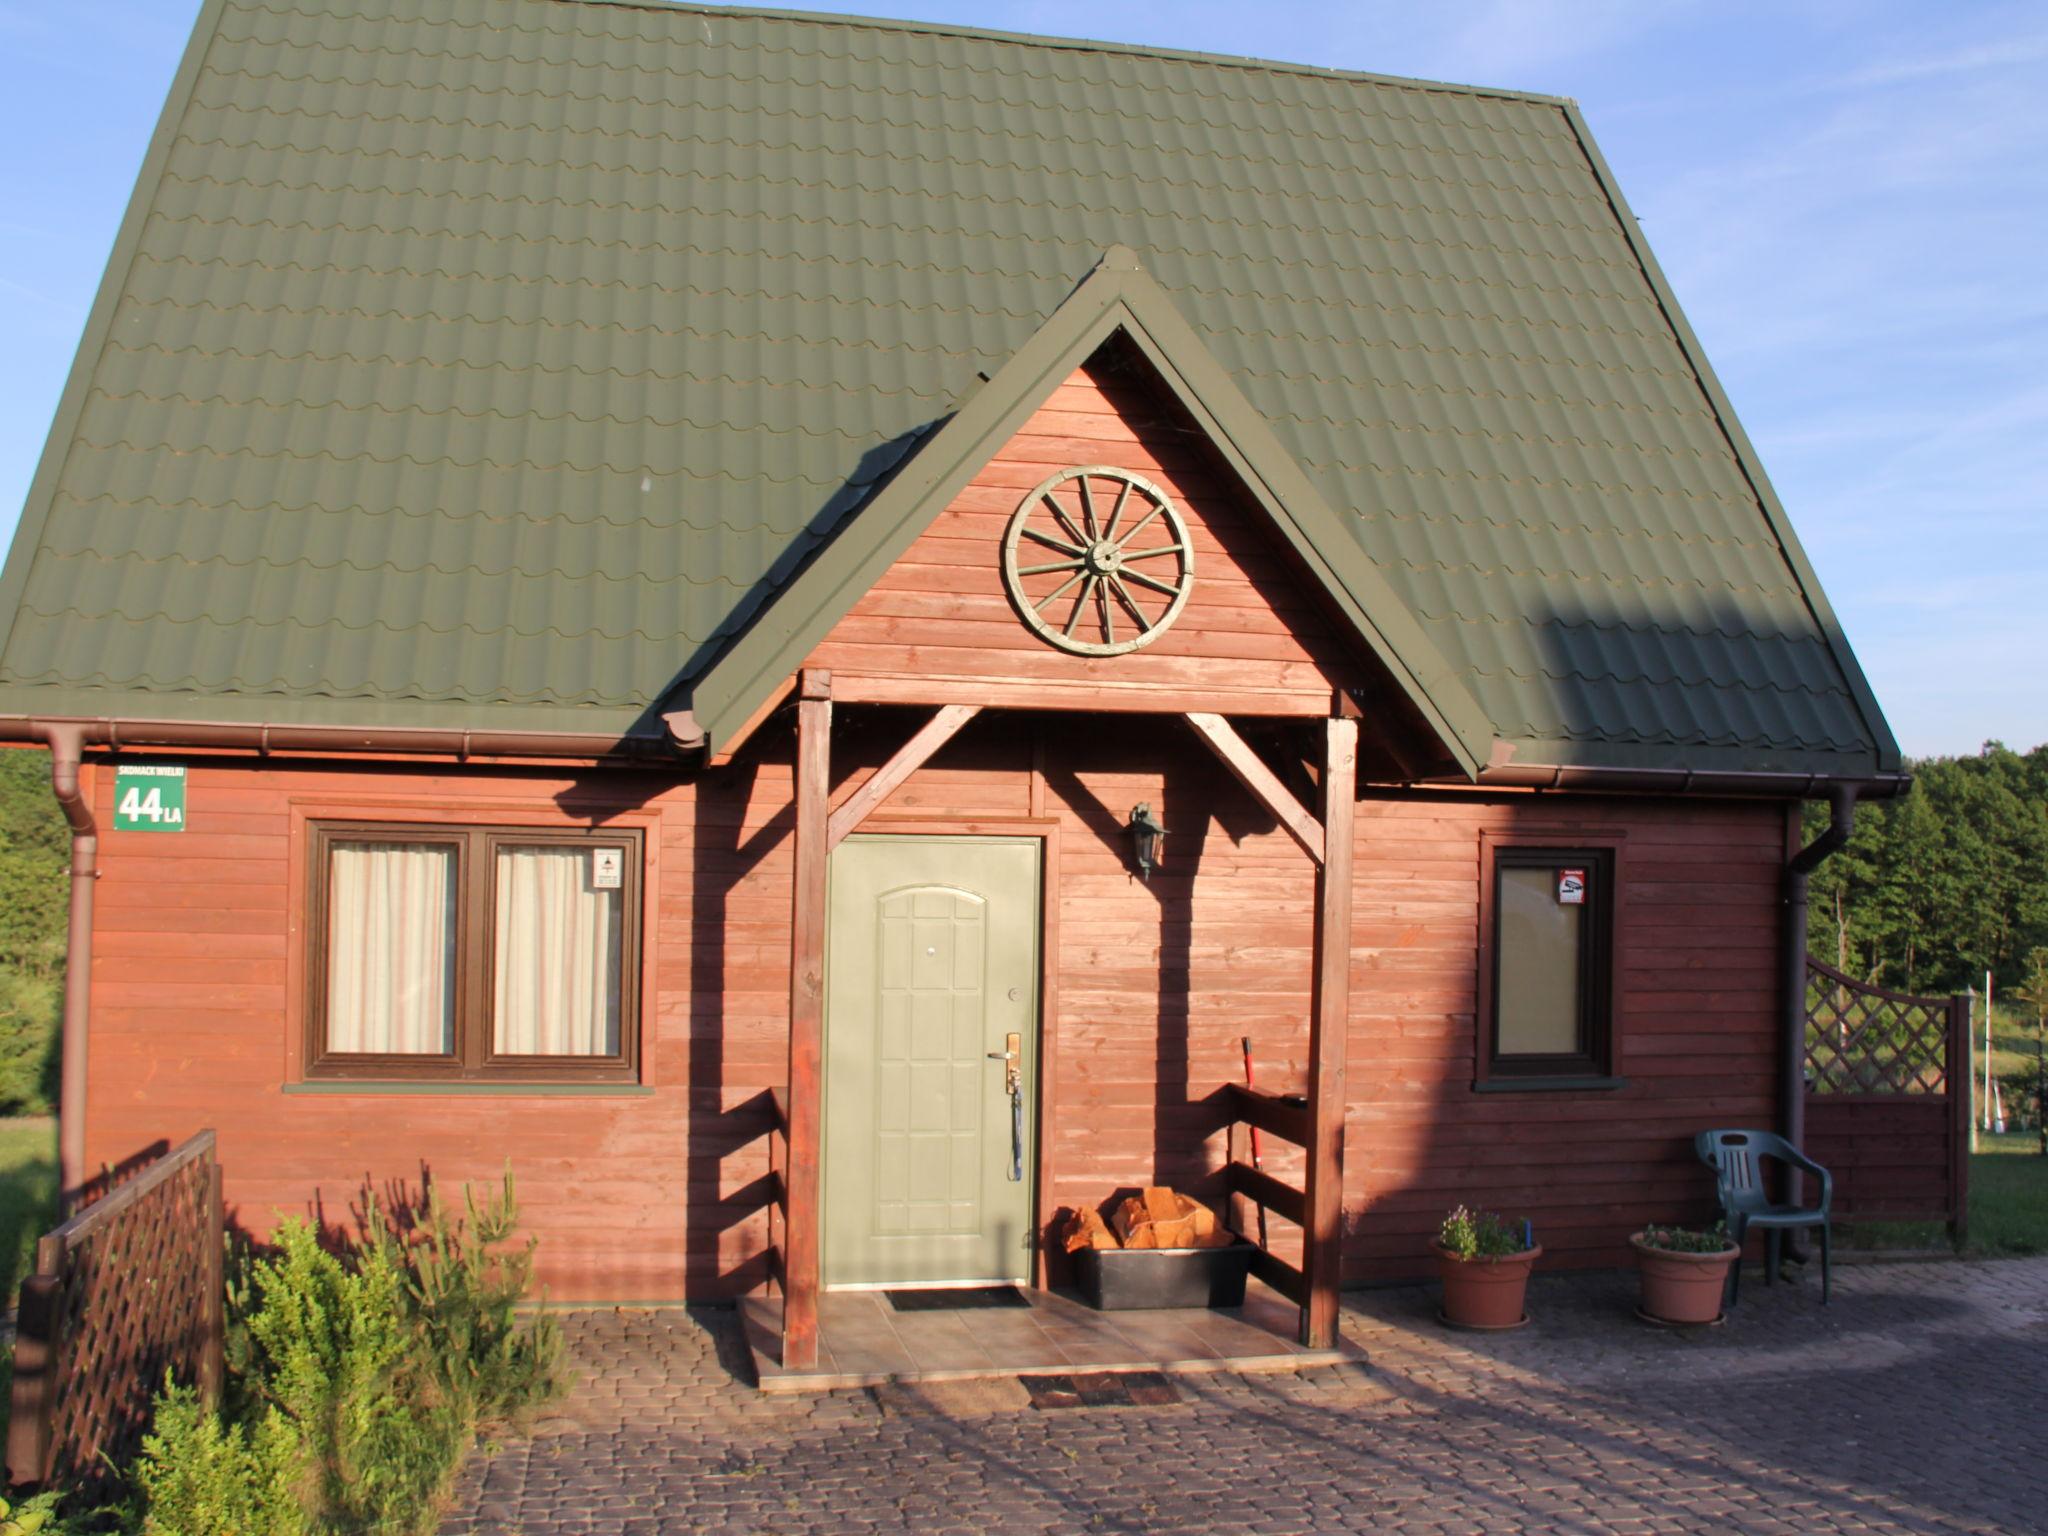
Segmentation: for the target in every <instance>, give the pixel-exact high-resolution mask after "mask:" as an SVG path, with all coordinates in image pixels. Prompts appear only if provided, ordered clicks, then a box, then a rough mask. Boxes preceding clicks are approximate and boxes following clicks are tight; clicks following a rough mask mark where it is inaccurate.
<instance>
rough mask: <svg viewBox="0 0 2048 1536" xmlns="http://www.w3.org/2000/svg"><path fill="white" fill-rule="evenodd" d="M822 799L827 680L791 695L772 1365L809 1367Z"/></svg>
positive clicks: (820, 677)
mask: <svg viewBox="0 0 2048 1536" xmlns="http://www.w3.org/2000/svg"><path fill="white" fill-rule="evenodd" d="M831 794H832V677H831V674H830V673H828V672H818V671H807V672H805V673H804V674H803V679H802V681H801V682H800V683H799V684H798V687H797V706H796V784H795V795H796V870H795V878H794V880H793V882H792V883H793V885H794V894H793V905H792V908H791V916H790V954H789V1169H788V1172H787V1180H788V1183H787V1186H786V1192H787V1197H788V1201H789V1206H788V1219H787V1220H786V1221H785V1223H784V1227H783V1255H782V1365H783V1368H784V1369H785V1370H793V1371H808V1370H811V1369H813V1368H815V1367H816V1365H817V1363H818V1241H819V1219H820V1216H821V1212H820V1211H819V1209H818V1174H819V1159H820V1155H821V1135H822V1128H823V1121H822V1117H821V1114H820V1101H821V1088H822V1074H823V1057H824V1020H825V859H826V855H827V853H828V852H829V851H830V850H829V848H828V846H827V841H826V824H827V811H828V809H829V807H830V803H831Z"/></svg>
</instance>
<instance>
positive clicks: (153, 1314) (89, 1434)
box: [7, 1131, 223, 1492]
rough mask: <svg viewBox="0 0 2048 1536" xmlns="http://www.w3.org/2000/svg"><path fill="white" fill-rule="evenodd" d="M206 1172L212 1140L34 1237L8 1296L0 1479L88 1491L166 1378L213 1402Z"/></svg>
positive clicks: (213, 1237) (215, 1166)
mask: <svg viewBox="0 0 2048 1536" xmlns="http://www.w3.org/2000/svg"><path fill="white" fill-rule="evenodd" d="M221 1240H222V1213H221V1196H220V1165H219V1163H218V1161H217V1160H216V1158H215V1155H214V1137H213V1132H212V1131H201V1132H200V1133H199V1134H198V1135H197V1136H194V1137H193V1138H192V1139H191V1140H190V1141H188V1142H186V1143H185V1144H184V1145H183V1146H181V1147H179V1148H178V1149H177V1150H176V1151H174V1152H172V1153H170V1154H169V1155H168V1156H166V1157H164V1158H163V1159H161V1160H160V1161H158V1162H155V1163H152V1164H150V1165H149V1167H148V1168H146V1169H145V1170H143V1171H142V1172H141V1173H139V1174H137V1175H136V1176H135V1177H134V1178H133V1179H131V1180H129V1181H128V1182H127V1183H125V1184H122V1185H119V1186H118V1187H116V1188H115V1189H114V1190H113V1191H112V1192H111V1193H109V1194H108V1195H106V1196H105V1198H103V1199H101V1200H100V1201H99V1202H98V1203H97V1204H94V1205H90V1206H87V1207H86V1208H85V1209H84V1210H83V1211H80V1212H79V1213H78V1214H77V1215H76V1216H73V1217H72V1218H71V1219H70V1220H69V1221H67V1222H65V1223H64V1224H63V1225H62V1226H60V1227H58V1228H57V1229H56V1230H55V1231H53V1232H50V1233H48V1234H46V1235H45V1236H44V1237H43V1239H42V1240H41V1242H40V1243H38V1245H37V1247H36V1270H35V1273H34V1274H33V1275H31V1276H30V1277H29V1278H28V1279H27V1280H25V1281H24V1282H23V1283H22V1287H21V1308H20V1313H19V1326H18V1331H17V1334H16V1337H15V1344H14V1388H13V1402H12V1409H11V1415H12V1416H11V1418H10V1419H9V1421H8V1426H7V1471H8V1476H9V1478H10V1480H11V1481H13V1482H14V1483H15V1484H17V1485H23V1484H46V1483H50V1482H53V1481H54V1482H58V1483H61V1484H63V1485H64V1486H66V1487H71V1488H80V1489H84V1490H86V1491H88V1492H90V1491H94V1490H96V1489H100V1488H103V1487H104V1486H105V1485H106V1484H107V1482H108V1481H109V1479H110V1476H111V1468H110V1467H109V1460H110V1459H111V1460H112V1461H113V1462H115V1463H125V1462H126V1461H127V1460H128V1459H129V1458H130V1457H132V1456H133V1455H134V1453H135V1451H136V1449H137V1448H138V1445H139V1443H140V1441H141V1438H142V1435H143V1433H144V1431H145V1430H146V1429H147V1428H148V1427H149V1405H150V1400H151V1398H152V1397H153V1396H154V1395H155V1393H156V1392H157V1391H158V1390H159V1389H160V1388H161V1387H162V1385H163V1381H164V1373H165V1372H166V1371H169V1372H170V1373H171V1374H173V1375H174V1376H176V1377H177V1379H178V1380H180V1381H184V1382H196V1383H197V1384H198V1385H199V1386H200V1387H201V1389H202V1390H203V1391H204V1392H206V1394H207V1395H208V1396H209V1397H212V1396H214V1395H215V1394H217V1393H218V1392H219V1390H220V1373H221V1344H222V1322H223V1319H222V1305H223V1296H222V1284H221V1280H222V1277H221Z"/></svg>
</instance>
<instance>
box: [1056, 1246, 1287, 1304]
mask: <svg viewBox="0 0 2048 1536" xmlns="http://www.w3.org/2000/svg"><path fill="white" fill-rule="evenodd" d="M1255 1251H1256V1250H1255V1249H1254V1248H1253V1246H1252V1245H1251V1244H1250V1243H1248V1242H1246V1241H1245V1240H1244V1239H1243V1238H1241V1237H1240V1238H1239V1239H1237V1241H1235V1242H1234V1243H1232V1244H1230V1246H1229V1247H1227V1248H1083V1249H1082V1250H1081V1251H1080V1252H1078V1253H1076V1254H1075V1255H1074V1283H1075V1285H1077V1286H1078V1287H1079V1288H1080V1291H1081V1299H1082V1300H1084V1301H1086V1302H1087V1303H1088V1305H1089V1306H1091V1307H1094V1308H1096V1309H1097V1310H1098V1311H1102V1312H1133V1311H1137V1310H1139V1309H1141V1308H1147V1307H1241V1306H1243V1305H1244V1282H1245V1276H1246V1275H1247V1274H1249V1273H1250V1272H1251V1267H1252V1254H1253V1253H1254V1252H1255Z"/></svg>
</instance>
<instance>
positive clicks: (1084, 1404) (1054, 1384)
mask: <svg viewBox="0 0 2048 1536" xmlns="http://www.w3.org/2000/svg"><path fill="white" fill-rule="evenodd" d="M1023 1380H1024V1390H1025V1391H1026V1392H1029V1393H1030V1394H1031V1406H1032V1407H1034V1408H1037V1409H1041V1410H1044V1409H1051V1408H1157V1407H1161V1406H1163V1405H1165V1404H1167V1403H1177V1402H1179V1401H1180V1388H1178V1387H1176V1386H1175V1385H1174V1384H1173V1383H1172V1382H1171V1381H1169V1380H1168V1379H1167V1378H1166V1377H1165V1376H1163V1375H1161V1374H1160V1373H1159V1372H1158V1371H1083V1372H1079V1373H1077V1374H1075V1375H1072V1376H1026V1377H1024V1378H1023Z"/></svg>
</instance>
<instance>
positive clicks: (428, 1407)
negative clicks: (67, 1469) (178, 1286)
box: [0, 1173, 565, 1536]
mask: <svg viewBox="0 0 2048 1536" xmlns="http://www.w3.org/2000/svg"><path fill="white" fill-rule="evenodd" d="M464 1201H465V1211H466V1215H465V1216H464V1217H462V1218H457V1217H454V1216H451V1215H450V1214H449V1212H448V1211H447V1209H446V1208H445V1207H444V1206H443V1204H442V1202H441V1201H440V1199H439V1197H438V1196H437V1195H436V1194H435V1193H434V1192H433V1191H431V1190H429V1192H428V1194H427V1197H426V1199H425V1201H424V1203H423V1205H422V1206H421V1207H420V1208H419V1209H418V1211H417V1212H416V1213H415V1219H402V1218H401V1217H399V1216H397V1215H394V1214H393V1213H392V1212H391V1211H389V1210H387V1209H386V1208H385V1207H384V1206H383V1205H381V1204H380V1203H378V1202H377V1201H375V1200H374V1199H372V1200H370V1201H368V1202H367V1203H366V1208H365V1220H364V1231H363V1233H362V1235H361V1236H360V1237H359V1238H357V1239H355V1240H353V1241H338V1242H335V1243H334V1244H332V1245H331V1246H330V1245H324V1244H323V1243H322V1240H321V1234H320V1233H319V1232H317V1231H316V1230H315V1229H314V1228H313V1227H312V1226H311V1225H310V1224H308V1223H307V1222H305V1221H304V1220H292V1221H288V1222H285V1223H284V1224H283V1225H282V1226H280V1227H279V1228H278V1229H277V1231H276V1233H275V1234H274V1236H273V1247H272V1248H271V1250H270V1251H269V1252H267V1253H264V1254H257V1253H254V1252H252V1251H250V1250H249V1249H248V1248H246V1247H243V1246H236V1245H231V1246H230V1250H229V1255H228V1259H229V1262H228V1275H227V1292H228V1325H229V1327H228V1340H227V1358H228V1382H227V1389H226V1391H225V1392H224V1394H223V1401H222V1404H221V1409H220V1411H219V1412H217V1413H216V1412H212V1411H209V1410H208V1409H206V1408H205V1407H204V1406H203V1405H202V1404H201V1403H200V1401H199V1398H198V1394H197V1393H196V1392H194V1391H193V1390H192V1389H191V1388H189V1387H180V1386H178V1385H176V1384H175V1383H168V1382H167V1383H166V1387H165V1390H164V1391H163V1392H162V1393H161V1394H160V1395H159V1396H158V1398H157V1400H156V1403H155V1406H154V1410H153V1418H152V1421H151V1428H150V1433H149V1434H148V1435H147V1436H146V1437H145V1438H144V1440H143V1449H142V1454H141V1457H140V1458H139V1459H138V1461H137V1462H136V1464H135V1466H134V1467H133V1468H132V1469H131V1472H130V1478H129V1482H130V1488H131V1494H132V1497H131V1499H130V1501H129V1504H128V1506H127V1507H126V1508H125V1509H116V1510H102V1511H98V1512H96V1514H95V1516H94V1518H95V1520H96V1521H97V1522H98V1524H96V1525H95V1526H94V1527H93V1528H94V1529H95V1530H101V1531H105V1530H108V1529H117V1530H119V1531H122V1532H132V1533H139V1536H315V1533H318V1536H330V1533H331V1536H342V1533H351V1536H419V1533H425V1532H428V1531H431V1530H432V1529H433V1528H434V1526H435V1525H436V1523H437V1520H438V1516H439V1513H440V1509H441V1506H442V1504H443V1503H444V1502H445V1499H446V1496H447V1493H448V1489H449V1486H450V1484H451V1483H452V1482H453V1480H454V1477H455V1474H456V1471H457V1470H458V1469H459V1468H460V1466H461V1464H462V1459H463V1457H464V1455H465V1454H467V1452H468V1450H469V1448H470V1446H471V1445H472V1444H473V1443H474V1441H475V1439H476V1436H477V1435H478V1433H479V1432H480V1431H489V1430H494V1429H497V1428H500V1427H505V1426H510V1425H516V1424H517V1423H518V1422H519V1421H520V1420H522V1419H523V1418H524V1417H525V1416H526V1415H527V1414H529V1413H530V1412H531V1411H532V1410H533V1409H534V1408H536V1407H538V1406H539V1405H540V1404H541V1403H543V1402H545V1401H546V1400H547V1399H548V1398H550V1397H552V1396H554V1395H555V1394H556V1393H557V1392H559V1391H560V1390H561V1388H562V1387H563V1385H564V1384H565V1383H564V1376H563V1370H562V1365H561V1355H562V1348H561V1337H560V1333H559V1330H558V1329H557V1328H556V1327H555V1324H554V1322H553V1320H552V1319H550V1318H548V1317H547V1316H546V1315H545V1314H542V1315H541V1316H539V1317H534V1318H527V1317H524V1316H522V1315H521V1313H520V1311H519V1306H520V1304H521V1302H522V1300H523V1298H524V1296H525V1294H526V1291H527V1287H528V1285H529V1284H530V1282H531V1280H532V1276H533V1247H534V1245H533V1243H532V1242H531V1241H530V1240H529V1241H528V1242H527V1243H526V1244H525V1245H524V1246H523V1247H518V1248H509V1247H508V1246H507V1244H508V1240H509V1239H510V1238H511V1236H512V1234H513V1232H514V1231H515V1230H516V1228H517V1226H518V1215H519V1211H518V1204H517V1202H516V1200H515V1199H514V1196H513V1189H512V1178H511V1175H510V1174H509V1173H508V1174H507V1175H506V1177H505V1182H504V1185H503V1187H502V1189H501V1190H500V1191H498V1192H497V1193H496V1194H495V1195H494V1196H492V1197H491V1198H489V1199H487V1200H481V1201H480V1200H478V1199H477V1198H475V1196H474V1195H471V1194H470V1193H469V1192H468V1191H465V1192H464ZM29 1508H30V1509H31V1510H35V1509H37V1508H38V1506H30V1507H29ZM40 1518H43V1519H45V1520H47V1519H48V1518H49V1514H48V1511H47V1509H44V1510H42V1512H41V1514H40ZM108 1522H112V1525H111V1526H110V1525H109V1523H108ZM14 1530H15V1528H14V1527H10V1526H9V1525H8V1524H7V1523H6V1512H5V1510H4V1509H0V1536H14ZM20 1530H21V1531H22V1532H24V1533H25V1532H28V1531H37V1530H40V1531H42V1532H44V1536H63V1533H62V1530H61V1528H59V1527H57V1526H55V1525H50V1524H44V1525H32V1524H28V1523H26V1520H24V1521H23V1523H22V1524H21V1526H20Z"/></svg>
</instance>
